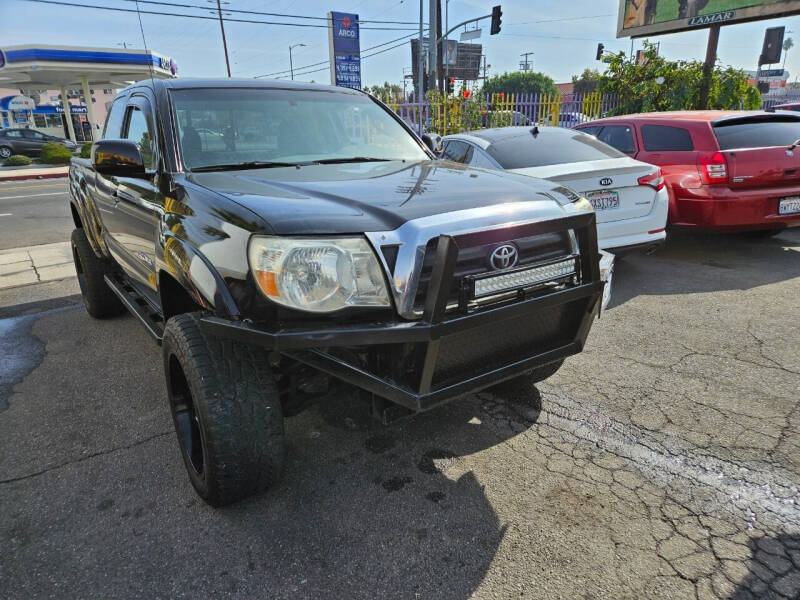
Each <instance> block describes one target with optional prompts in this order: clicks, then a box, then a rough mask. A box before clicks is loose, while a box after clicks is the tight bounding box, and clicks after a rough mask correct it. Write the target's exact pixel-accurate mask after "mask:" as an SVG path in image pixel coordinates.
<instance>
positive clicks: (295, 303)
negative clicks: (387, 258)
mask: <svg viewBox="0 0 800 600" xmlns="http://www.w3.org/2000/svg"><path fill="white" fill-rule="evenodd" d="M248 255H249V259H250V268H251V269H252V270H253V277H254V278H255V281H256V284H257V285H258V287H259V289H260V290H261V291H262V292H263V293H264V295H265V296H266V297H267V298H269V299H270V300H272V301H273V302H277V303H278V304H282V305H283V306H287V307H289V308H295V309H298V310H305V311H309V312H333V311H336V310H339V309H342V308H346V307H348V306H384V307H385V306H391V303H390V302H389V294H388V292H387V290H386V282H385V280H384V277H383V271H382V269H381V265H380V263H379V262H378V259H377V257H376V256H375V252H373V250H372V247H371V246H370V245H369V244H368V243H367V241H366V240H365V239H364V238H361V237H348V238H280V237H266V236H257V237H253V238H252V239H251V241H250V248H249V251H248Z"/></svg>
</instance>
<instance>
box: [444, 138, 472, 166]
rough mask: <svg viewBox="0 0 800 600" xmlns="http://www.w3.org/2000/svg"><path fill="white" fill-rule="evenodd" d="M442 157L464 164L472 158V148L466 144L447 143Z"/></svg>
mask: <svg viewBox="0 0 800 600" xmlns="http://www.w3.org/2000/svg"><path fill="white" fill-rule="evenodd" d="M442 156H444V158H446V159H447V160H452V161H454V162H460V163H466V162H468V161H469V159H470V158H471V157H472V146H470V145H469V144H467V143H466V142H457V141H452V142H447V144H446V145H445V147H444V151H443V152H442Z"/></svg>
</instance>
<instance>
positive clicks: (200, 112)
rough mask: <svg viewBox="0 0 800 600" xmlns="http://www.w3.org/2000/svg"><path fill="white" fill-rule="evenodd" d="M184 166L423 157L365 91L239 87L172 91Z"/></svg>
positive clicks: (389, 116)
mask: <svg viewBox="0 0 800 600" xmlns="http://www.w3.org/2000/svg"><path fill="white" fill-rule="evenodd" d="M172 103H173V107H174V109H175V116H176V118H177V127H178V139H179V142H180V147H181V154H182V156H183V162H184V164H185V165H186V167H187V168H188V169H190V170H191V169H196V168H202V167H213V166H215V165H233V164H241V163H256V164H257V163H289V164H296V163H307V162H316V161H327V160H334V161H335V160H338V159H341V160H342V161H344V160H345V159H348V158H359V159H382V160H427V159H428V158H429V157H428V155H427V154H426V153H425V152H424V151H423V150H422V148H421V147H420V145H419V144H418V143H417V141H416V140H415V139H414V137H413V136H412V135H411V134H409V133H408V132H407V131H406V130H405V129H404V128H403V127H402V125H400V124H399V123H398V122H397V121H396V120H395V119H394V118H392V116H391V115H390V114H388V113H387V112H386V111H385V110H384V109H383V108H381V107H380V106H379V105H378V104H376V103H375V102H374V101H373V100H371V99H370V98H369V97H368V96H366V95H364V96H362V95H354V94H349V93H337V92H327V91H308V90H273V89H247V88H244V89H243V88H219V89H187V90H174V91H172Z"/></svg>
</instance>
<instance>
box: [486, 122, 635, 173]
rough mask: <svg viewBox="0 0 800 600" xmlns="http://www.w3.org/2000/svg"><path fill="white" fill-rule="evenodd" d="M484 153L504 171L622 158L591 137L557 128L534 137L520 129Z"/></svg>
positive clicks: (607, 146) (616, 152)
mask: <svg viewBox="0 0 800 600" xmlns="http://www.w3.org/2000/svg"><path fill="white" fill-rule="evenodd" d="M486 151H487V152H488V153H489V154H490V155H491V156H492V158H494V159H495V160H496V161H497V162H498V163H499V164H500V166H501V167H503V168H504V169H525V168H528V167H544V166H546V165H556V164H561V163H573V162H583V161H587V160H605V159H609V158H621V157H623V156H625V155H624V154H623V153H622V152H619V151H618V150H616V149H614V148H612V147H611V146H609V145H607V144H604V143H603V142H601V141H598V140H597V139H596V138H594V137H592V136H590V135H586V134H585V133H579V132H577V131H572V130H569V129H560V128H556V127H541V128H540V129H539V133H538V134H537V135H533V134H532V133H531V130H530V128H527V127H525V128H521V129H520V133H519V134H518V135H508V136H506V137H503V138H502V139H499V140H497V141H495V142H493V143H492V144H490V145H489V147H487V148H486Z"/></svg>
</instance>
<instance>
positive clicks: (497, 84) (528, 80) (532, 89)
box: [481, 72, 558, 95]
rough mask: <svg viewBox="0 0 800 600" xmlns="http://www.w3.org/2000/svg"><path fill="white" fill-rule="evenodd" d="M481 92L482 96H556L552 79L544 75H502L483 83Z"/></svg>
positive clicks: (519, 73)
mask: <svg viewBox="0 0 800 600" xmlns="http://www.w3.org/2000/svg"><path fill="white" fill-rule="evenodd" d="M481 92H482V93H484V94H494V93H498V92H503V93H506V94H519V93H529V94H553V95H555V94H558V88H557V87H556V84H555V82H554V81H553V80H552V78H550V77H548V76H547V75H545V74H544V73H531V72H527V73H522V72H515V73H503V74H502V75H495V76H494V77H490V78H489V79H487V80H486V81H484V83H483V89H481Z"/></svg>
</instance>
